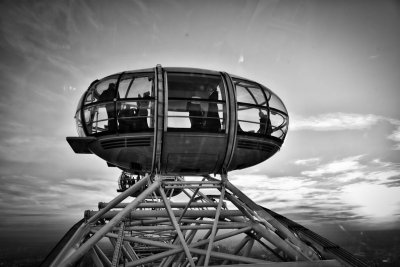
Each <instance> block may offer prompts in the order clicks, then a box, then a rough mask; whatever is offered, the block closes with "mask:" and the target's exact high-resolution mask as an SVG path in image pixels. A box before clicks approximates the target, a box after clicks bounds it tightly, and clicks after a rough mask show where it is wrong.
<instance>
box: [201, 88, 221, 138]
mask: <svg viewBox="0 0 400 267" xmlns="http://www.w3.org/2000/svg"><path fill="white" fill-rule="evenodd" d="M208 94H209V95H208V100H210V101H218V91H217V88H213V87H211V86H209V87H208ZM204 127H205V128H206V129H207V130H209V131H212V132H219V131H220V130H221V122H220V120H219V114H218V104H217V103H215V102H209V103H208V110H207V118H206V120H205V126H204Z"/></svg>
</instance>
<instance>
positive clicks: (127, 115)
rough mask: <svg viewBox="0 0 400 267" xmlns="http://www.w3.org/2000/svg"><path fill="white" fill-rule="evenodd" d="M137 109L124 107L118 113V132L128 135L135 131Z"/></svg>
mask: <svg viewBox="0 0 400 267" xmlns="http://www.w3.org/2000/svg"><path fill="white" fill-rule="evenodd" d="M136 116H137V109H136V108H134V107H132V106H131V105H126V106H125V108H124V109H121V111H120V112H119V116H118V117H119V131H120V132H122V133H129V132H133V131H135V129H136V128H137V127H136V120H137V119H136Z"/></svg>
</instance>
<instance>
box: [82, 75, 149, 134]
mask: <svg viewBox="0 0 400 267" xmlns="http://www.w3.org/2000/svg"><path fill="white" fill-rule="evenodd" d="M118 78H119V76H118V75H113V76H110V77H107V78H104V79H102V80H101V81H99V82H97V83H94V84H93V85H92V86H91V87H90V88H89V90H88V92H87V94H86V96H85V103H84V106H83V114H84V115H83V116H84V118H83V119H84V120H83V121H82V120H81V121H78V119H79V118H80V117H79V115H80V114H77V116H76V118H77V125H79V123H80V124H81V125H82V124H83V125H84V126H85V129H86V132H87V133H88V134H89V135H99V134H107V133H117V132H120V133H130V132H138V131H148V130H152V128H153V127H154V126H153V125H154V74H153V73H140V74H138V73H136V74H135V73H125V74H123V75H122V76H121V79H120V82H119V84H117V82H118ZM117 88H118V91H117ZM78 113H79V112H78Z"/></svg>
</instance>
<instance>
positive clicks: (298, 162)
mask: <svg viewBox="0 0 400 267" xmlns="http://www.w3.org/2000/svg"><path fill="white" fill-rule="evenodd" d="M320 161H321V159H320V158H309V159H298V160H296V161H295V162H294V164H295V165H299V166H310V165H315V164H318V163H319V162H320Z"/></svg>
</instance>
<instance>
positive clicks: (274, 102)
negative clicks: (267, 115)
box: [269, 93, 287, 114]
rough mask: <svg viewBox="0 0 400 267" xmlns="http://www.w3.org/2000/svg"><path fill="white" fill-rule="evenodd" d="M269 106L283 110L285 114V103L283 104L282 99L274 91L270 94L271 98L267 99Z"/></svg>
mask: <svg viewBox="0 0 400 267" xmlns="http://www.w3.org/2000/svg"><path fill="white" fill-rule="evenodd" d="M269 107H270V108H273V109H277V110H280V111H283V112H285V113H286V114H287V110H286V108H285V105H284V104H283V102H282V100H281V99H280V98H279V97H278V96H277V95H275V94H274V93H272V94H271V98H270V100H269Z"/></svg>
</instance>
